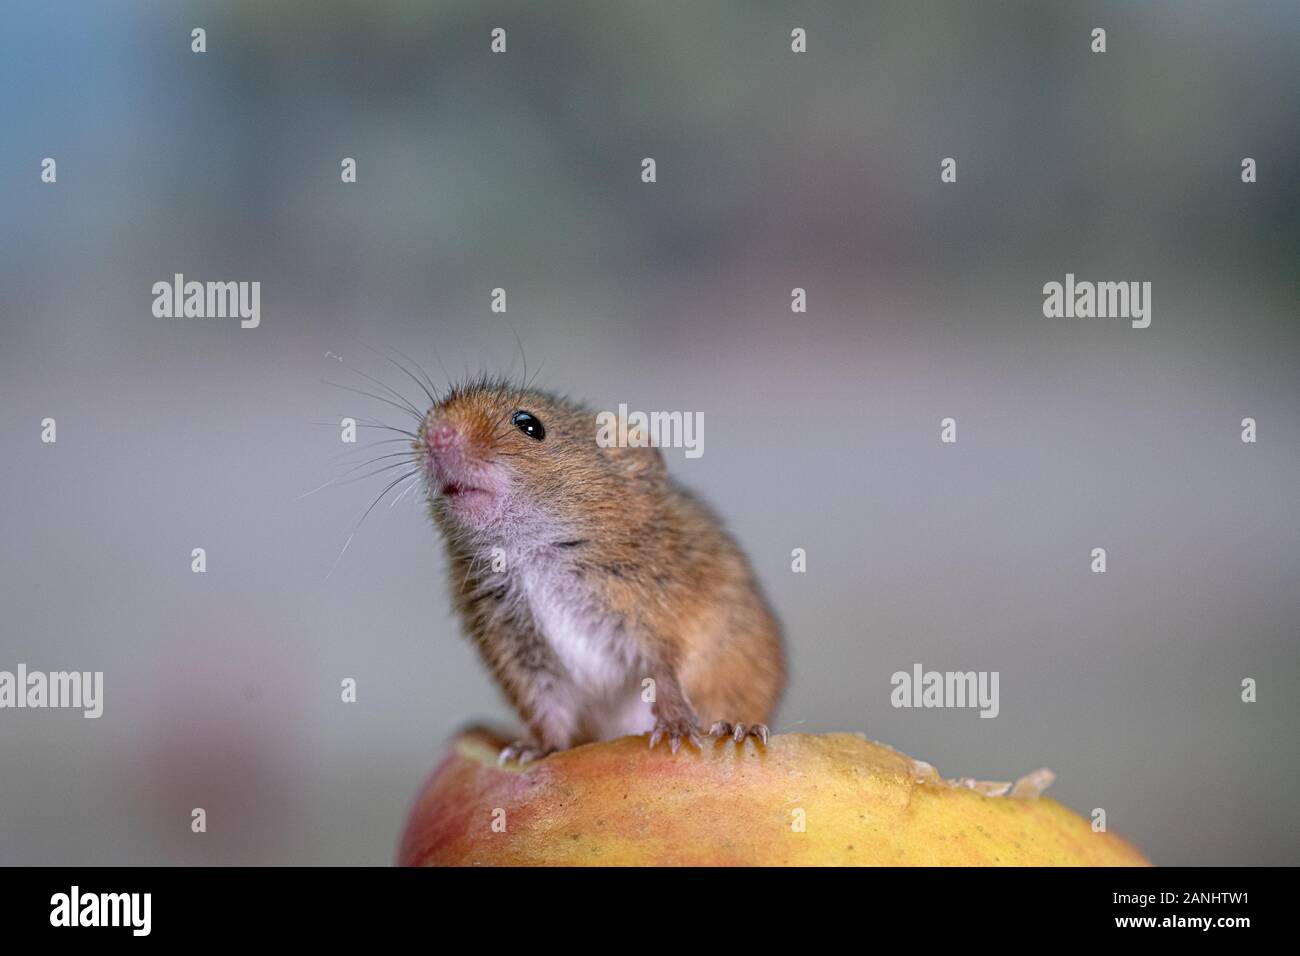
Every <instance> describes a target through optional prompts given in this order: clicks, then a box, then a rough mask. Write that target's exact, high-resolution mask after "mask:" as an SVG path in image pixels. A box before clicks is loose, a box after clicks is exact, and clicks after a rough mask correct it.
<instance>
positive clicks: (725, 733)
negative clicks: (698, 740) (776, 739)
mask: <svg viewBox="0 0 1300 956" xmlns="http://www.w3.org/2000/svg"><path fill="white" fill-rule="evenodd" d="M709 736H710V737H714V738H720V739H721V738H726V737H730V738H731V739H732V740H734V741H735V742H736V743H737V744H741V743H744V741H745V738H746V737H757V738H758V739H759V740H761V741H762V742H763V745H764V746H767V740H768V737H770V736H771V731H769V730H768V729H767V724H733V723H731V722H730V721H726V720H716V721H714V722H713V726H711V727H710V728H709Z"/></svg>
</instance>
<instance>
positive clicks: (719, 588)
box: [414, 379, 785, 761]
mask: <svg viewBox="0 0 1300 956" xmlns="http://www.w3.org/2000/svg"><path fill="white" fill-rule="evenodd" d="M596 421H597V418H596V414H595V412H593V411H591V410H589V409H586V408H584V407H582V406H581V405H579V404H577V403H575V402H572V401H570V400H568V399H566V398H561V397H557V396H555V395H552V394H548V393H546V392H543V391H539V390H534V389H518V388H515V387H512V386H511V385H509V384H507V383H506V382H503V381H495V380H490V379H482V380H479V381H475V382H472V383H469V384H465V385H460V386H456V387H453V388H452V389H451V390H450V391H449V392H447V393H446V394H445V395H444V396H441V397H436V399H435V404H434V405H433V407H432V408H430V409H429V410H428V412H427V414H426V415H425V416H424V420H423V422H422V424H421V426H420V428H419V430H418V437H417V439H416V441H415V442H414V448H415V450H416V453H417V456H418V458H419V462H420V465H421V467H422V468H423V469H424V475H425V478H426V481H427V487H428V494H429V507H430V511H431V513H432V516H433V519H434V521H435V523H436V524H437V526H438V528H439V530H440V531H441V533H442V536H443V539H444V541H445V543H446V547H447V552H448V556H449V558H450V569H451V590H452V597H453V600H454V602H455V605H456V609H457V611H458V613H459V615H460V618H461V620H462V622H463V624H464V626H465V628H466V630H467V631H468V634H469V637H470V638H471V639H472V640H473V642H474V644H475V645H476V646H477V648H478V650H479V653H480V654H481V656H482V658H483V660H484V662H485V663H486V664H487V666H488V668H489V669H490V670H491V671H492V674H493V675H494V676H495V677H496V679H497V681H498V683H499V684H500V685H501V688H502V689H503V690H504V692H505V694H506V696H507V697H508V698H509V700H510V702H511V703H512V704H513V705H514V707H515V709H516V710H517V711H518V713H519V715H520V717H521V718H522V719H523V721H524V724H525V726H526V727H527V729H528V734H529V736H528V738H527V739H525V740H521V741H517V742H516V743H514V744H511V745H510V746H508V747H506V748H504V749H503V751H502V753H501V757H502V760H507V759H511V758H518V759H520V760H521V761H527V760H531V759H534V758H537V757H540V756H544V755H545V754H548V753H550V752H552V751H555V750H562V749H566V748H569V747H572V746H575V745H577V744H580V743H585V742H588V741H594V740H605V739H609V738H612V737H617V736H621V735H624V734H644V733H650V735H651V736H650V746H651V747H652V748H653V747H654V746H655V745H656V744H658V743H659V742H660V741H661V740H663V739H665V738H667V740H668V741H669V746H670V747H671V749H672V750H673V751H674V752H676V751H677V749H678V748H679V746H680V744H681V741H682V739H683V738H686V739H690V740H692V741H693V742H694V743H695V744H696V745H697V746H698V745H699V743H700V733H701V731H702V730H703V729H704V728H708V730H707V732H708V734H709V735H710V736H712V737H721V736H723V735H730V736H732V737H733V739H734V740H735V741H736V742H737V743H741V742H743V741H744V740H745V739H746V737H748V736H753V737H756V738H758V739H760V740H762V741H763V742H764V743H766V742H767V738H768V728H767V726H766V722H767V721H768V720H770V719H771V715H772V711H773V709H774V708H775V706H776V703H777V700H778V698H779V697H780V695H781V691H782V688H783V686H784V683H785V661H784V653H783V650H782V645H781V635H780V629H779V627H778V625H777V623H776V620H775V619H774V617H773V615H772V612H771V610H770V609H769V608H768V605H767V603H766V601H765V600H764V598H763V595H762V593H761V592H760V590H759V587H758V584H757V582H756V581H755V579H754V574H753V572H752V570H751V569H750V566H749V563H748V561H747V560H746V559H745V556H744V555H743V554H742V553H741V551H740V549H739V547H737V545H736V543H735V542H734V541H733V540H732V539H731V537H730V536H729V535H728V534H727V532H726V531H725V530H723V528H722V525H721V524H720V523H719V521H718V519H717V518H715V517H714V516H713V514H712V513H711V512H710V511H709V510H708V508H706V507H705V506H704V505H703V504H702V503H700V502H699V501H698V500H697V499H696V498H695V497H693V496H692V495H691V494H690V493H689V492H687V491H686V490H684V489H683V488H681V487H680V486H679V485H678V484H677V483H676V482H674V481H673V480H672V479H671V478H670V477H669V476H668V473H667V470H666V469H665V466H664V460H663V456H662V455H661V453H660V451H659V449H658V448H655V447H649V446H648V445H647V446H645V447H603V446H602V444H600V443H598V442H597V427H596ZM629 444H631V442H629Z"/></svg>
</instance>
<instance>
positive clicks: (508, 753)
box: [497, 740, 554, 767]
mask: <svg viewBox="0 0 1300 956" xmlns="http://www.w3.org/2000/svg"><path fill="white" fill-rule="evenodd" d="M550 753H554V751H552V750H543V749H542V748H541V747H538V746H536V745H534V744H530V743H529V742H528V741H526V740H516V741H515V742H514V743H510V744H506V745H505V746H504V747H502V748H501V750H500V751H499V752H498V753H497V766H501V765H502V764H507V763H509V762H510V761H512V760H518V761H519V765H520V766H521V767H522V766H523V765H524V764H526V763H530V762H532V761H534V760H540V759H541V758H542V757H545V756H546V755H547V754H550Z"/></svg>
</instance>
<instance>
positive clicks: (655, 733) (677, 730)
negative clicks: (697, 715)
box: [650, 717, 701, 753]
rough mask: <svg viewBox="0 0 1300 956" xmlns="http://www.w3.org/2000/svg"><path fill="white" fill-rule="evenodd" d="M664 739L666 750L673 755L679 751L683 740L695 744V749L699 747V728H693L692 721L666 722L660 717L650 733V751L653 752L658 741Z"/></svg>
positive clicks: (693, 723) (693, 722)
mask: <svg viewBox="0 0 1300 956" xmlns="http://www.w3.org/2000/svg"><path fill="white" fill-rule="evenodd" d="M665 737H667V738H668V749H669V750H671V751H672V752H673V753H677V751H678V750H680V749H681V746H682V739H683V738H685V739H687V740H689V741H690V742H691V743H693V744H695V746H696V747H697V748H698V747H700V745H701V744H700V734H699V728H698V727H696V726H695V721H694V720H689V719H678V720H667V719H665V718H663V717H660V718H659V719H658V720H656V721H655V727H654V730H652V731H651V732H650V749H651V750H654V749H655V747H656V746H658V744H659V741H661V740H663V739H664V738H665Z"/></svg>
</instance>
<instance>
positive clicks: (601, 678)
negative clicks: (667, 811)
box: [519, 572, 654, 739]
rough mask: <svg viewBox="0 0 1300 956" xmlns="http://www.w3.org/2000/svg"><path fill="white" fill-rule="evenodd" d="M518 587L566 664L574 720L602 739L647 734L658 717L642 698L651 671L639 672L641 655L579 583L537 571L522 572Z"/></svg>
mask: <svg viewBox="0 0 1300 956" xmlns="http://www.w3.org/2000/svg"><path fill="white" fill-rule="evenodd" d="M519 587H520V590H521V592H522V596H523V598H524V600H526V601H527V602H528V606H529V608H530V609H531V611H532V615H533V620H534V622H535V623H536V625H537V628H538V630H539V631H540V632H541V635H542V637H543V638H544V639H545V640H546V643H547V644H549V645H550V647H551V649H552V651H554V653H555V656H556V657H557V658H558V659H559V661H560V663H561V664H562V665H563V666H564V669H565V672H566V674H567V676H568V679H569V682H570V683H571V687H570V688H569V690H570V693H569V694H568V695H566V696H567V697H568V698H569V699H570V700H571V701H572V703H571V706H573V707H574V709H575V711H576V712H575V713H574V714H573V717H574V719H575V722H576V723H578V724H579V725H580V726H582V727H583V728H584V729H585V730H586V732H587V733H588V734H590V735H591V736H593V737H596V738H598V739H609V738H611V737H619V736H622V735H624V734H644V733H649V732H650V730H651V729H652V728H653V727H654V716H653V715H652V714H651V712H650V704H649V703H648V702H646V701H643V700H642V699H641V693H642V689H641V681H642V679H644V678H645V677H646V676H648V675H647V674H644V673H642V672H641V671H642V670H643V668H640V667H639V660H638V657H639V655H638V654H637V653H636V649H635V648H634V647H633V646H632V644H631V642H630V641H629V640H628V639H627V637H626V635H625V634H623V633H622V631H621V629H620V628H619V627H618V626H617V624H616V622H614V621H612V620H611V619H610V618H609V617H608V615H606V614H604V613H603V612H602V610H601V608H600V607H599V605H598V604H597V603H596V601H595V600H593V599H592V597H591V595H590V594H589V593H588V592H587V591H586V589H585V588H584V587H583V586H582V584H581V582H580V581H577V580H576V579H575V578H574V577H573V576H572V575H569V574H566V573H564V572H557V573H551V574H544V573H536V572H534V573H525V574H521V575H520V578H519Z"/></svg>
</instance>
